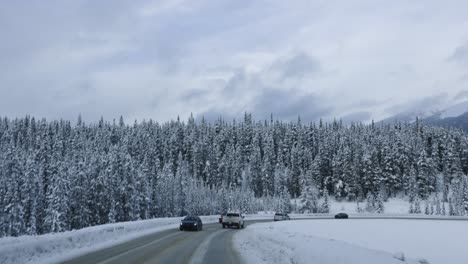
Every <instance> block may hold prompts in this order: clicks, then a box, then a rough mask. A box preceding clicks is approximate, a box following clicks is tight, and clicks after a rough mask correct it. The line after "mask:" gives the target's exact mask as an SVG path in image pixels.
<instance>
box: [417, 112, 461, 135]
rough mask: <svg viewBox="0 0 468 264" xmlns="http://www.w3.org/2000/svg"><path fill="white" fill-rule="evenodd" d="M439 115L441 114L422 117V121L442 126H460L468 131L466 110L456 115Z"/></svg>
mask: <svg viewBox="0 0 468 264" xmlns="http://www.w3.org/2000/svg"><path fill="white" fill-rule="evenodd" d="M441 116H442V115H439V116H432V117H429V118H426V119H424V123H426V124H429V125H436V126H443V127H455V128H461V129H463V130H465V131H467V132H468V112H465V113H463V114H461V115H459V116H456V117H445V118H442V117H441Z"/></svg>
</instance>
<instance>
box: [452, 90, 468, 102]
mask: <svg viewBox="0 0 468 264" xmlns="http://www.w3.org/2000/svg"><path fill="white" fill-rule="evenodd" d="M453 99H454V100H460V99H468V90H463V91H460V92H458V93H457V94H456V95H455V97H454V98H453Z"/></svg>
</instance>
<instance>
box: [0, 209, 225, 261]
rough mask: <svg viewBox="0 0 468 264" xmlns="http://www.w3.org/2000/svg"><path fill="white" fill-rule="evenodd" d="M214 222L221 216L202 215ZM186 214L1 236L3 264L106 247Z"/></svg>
mask: <svg viewBox="0 0 468 264" xmlns="http://www.w3.org/2000/svg"><path fill="white" fill-rule="evenodd" d="M201 218H202V221H203V223H214V222H217V221H218V216H202V217H201ZM181 219H182V217H173V218H158V219H151V220H144V221H135V222H125V223H116V224H107V225H100V226H94V227H88V228H83V229H80V230H75V231H67V232H63V233H55V234H46V235H40V236H21V237H5V238H1V239H0V264H10V263H51V262H57V261H60V260H64V259H67V258H70V257H73V256H78V255H81V254H84V253H87V252H91V251H95V250H98V249H101V248H106V247H109V246H112V245H115V244H120V243H123V242H125V241H128V240H131V239H134V238H137V237H139V236H143V235H147V234H151V233H155V232H160V231H163V230H168V229H172V228H174V229H176V228H178V226H179V222H180V220H181Z"/></svg>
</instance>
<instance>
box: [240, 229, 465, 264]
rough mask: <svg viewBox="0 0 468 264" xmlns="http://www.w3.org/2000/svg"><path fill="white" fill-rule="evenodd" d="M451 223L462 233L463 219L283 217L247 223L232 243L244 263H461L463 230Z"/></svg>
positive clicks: (463, 259) (463, 257) (463, 260)
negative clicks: (288, 219) (270, 220)
mask: <svg viewBox="0 0 468 264" xmlns="http://www.w3.org/2000/svg"><path fill="white" fill-rule="evenodd" d="M454 229H457V230H459V231H461V232H464V233H468V231H466V232H465V231H463V230H468V222H465V221H460V222H453V221H450V222H449V221H414V220H413V221H411V220H348V221H340V220H335V221H333V220H332V221H330V220H300V221H286V222H277V223H261V224H253V225H250V226H248V227H247V228H246V229H245V230H243V231H240V232H238V233H237V234H235V236H234V245H235V247H236V249H237V250H238V252H239V253H240V255H241V256H242V257H243V258H244V260H245V261H246V263H323V264H337V263H346V264H351V263H359V264H363V263H384V264H386V263H389V264H390V263H395V264H401V263H431V264H437V263H440V264H442V263H453V264H457V263H459V264H461V263H466V262H465V260H466V259H467V258H468V256H467V253H466V250H463V249H462V248H461V247H463V246H464V245H465V244H464V242H463V241H462V240H463V238H466V237H467V235H468V234H461V235H460V236H458V238H455V237H454V236H453V234H454V233H452V231H454ZM457 232H458V231H457ZM462 245H463V246H462Z"/></svg>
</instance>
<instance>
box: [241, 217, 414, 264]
mask: <svg viewBox="0 0 468 264" xmlns="http://www.w3.org/2000/svg"><path fill="white" fill-rule="evenodd" d="M315 221H320V220H313V222H315ZM328 221H330V220H328ZM307 223H308V221H286V222H280V223H265V224H254V225H250V226H248V227H247V228H246V229H245V230H242V231H240V232H238V233H236V234H235V235H234V241H233V244H234V246H235V248H236V250H237V251H238V252H240V255H241V257H242V258H243V260H244V261H245V263H254V264H257V263H265V264H267V263H268V264H274V263H291V264H293V263H294V264H301V263H321V264H341V263H342V264H345V263H346V264H365V263H369V264H370V263H372V264H374V263H379V264H402V263H418V262H417V261H414V260H408V259H407V258H406V257H404V256H403V254H397V255H393V254H390V253H387V252H384V251H376V250H370V249H366V248H363V247H359V246H355V245H352V244H349V243H346V242H342V241H336V240H333V239H327V238H319V237H316V236H314V235H313V233H312V232H309V231H308V229H307V227H308V226H307ZM402 260H403V261H402Z"/></svg>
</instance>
